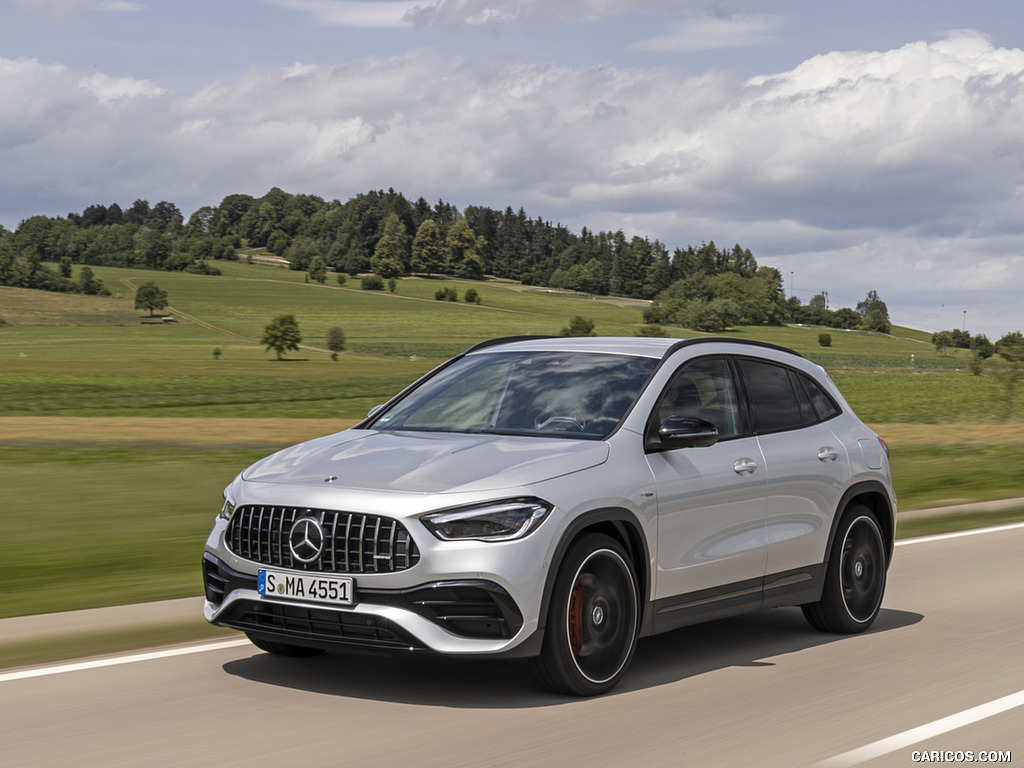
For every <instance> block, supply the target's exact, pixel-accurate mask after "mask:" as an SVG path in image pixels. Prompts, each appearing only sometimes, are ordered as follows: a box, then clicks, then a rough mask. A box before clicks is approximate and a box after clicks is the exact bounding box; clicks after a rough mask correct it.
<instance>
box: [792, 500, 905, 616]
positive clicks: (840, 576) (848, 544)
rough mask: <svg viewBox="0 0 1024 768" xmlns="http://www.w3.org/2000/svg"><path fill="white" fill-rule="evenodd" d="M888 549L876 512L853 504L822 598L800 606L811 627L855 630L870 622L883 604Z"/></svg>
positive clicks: (836, 545)
mask: <svg viewBox="0 0 1024 768" xmlns="http://www.w3.org/2000/svg"><path fill="white" fill-rule="evenodd" d="M886 551H887V550H886V546H885V541H884V539H883V537H882V531H881V528H880V527H879V525H878V518H876V517H875V513H874V512H872V511H871V510H870V509H868V508H867V507H866V506H864V505H863V504H851V505H850V506H849V507H848V508H847V510H846V512H845V513H844V514H843V517H842V520H841V521H840V523H839V530H838V532H837V534H836V539H835V542H834V543H833V545H832V553H831V557H829V562H828V569H827V571H826V573H825V585H824V589H823V590H822V594H821V600H819V601H818V602H816V603H810V604H808V605H804V606H801V607H802V608H803V612H804V616H805V617H806V619H807V621H808V622H809V623H810V624H811V626H812V627H814V628H815V629H820V630H822V631H823V632H841V633H846V634H854V633H857V632H863V631H864V630H865V629H867V628H868V627H870V626H871V624H872V623H873V622H874V620H875V618H876V617H877V616H878V612H879V610H881V607H882V594H883V593H884V592H885V572H886V567H887V563H886Z"/></svg>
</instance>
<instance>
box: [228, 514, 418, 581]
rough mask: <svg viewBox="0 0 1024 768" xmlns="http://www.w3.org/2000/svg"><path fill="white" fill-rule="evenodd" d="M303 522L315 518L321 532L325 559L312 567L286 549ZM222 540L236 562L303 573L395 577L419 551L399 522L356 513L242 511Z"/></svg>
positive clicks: (412, 561) (234, 516) (232, 519)
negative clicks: (295, 527)
mask: <svg viewBox="0 0 1024 768" xmlns="http://www.w3.org/2000/svg"><path fill="white" fill-rule="evenodd" d="M303 517H311V518H314V519H315V520H317V521H318V522H319V523H320V524H321V526H322V528H323V531H324V548H323V554H322V555H321V556H320V558H319V559H318V560H317V561H314V562H312V563H302V562H299V561H298V560H296V559H295V558H294V557H293V556H292V553H291V548H290V547H289V546H288V535H289V533H290V532H291V529H292V526H293V525H294V523H295V521H296V520H299V519H301V518H303ZM342 517H344V519H341V518H342ZM224 540H225V542H226V543H227V545H228V548H229V549H230V550H231V551H232V552H233V553H234V554H236V555H238V556H239V557H242V558H245V559H247V560H252V561H255V562H257V563H260V564H261V565H267V566H276V567H282V568H294V569H297V570H304V571H322V572H325V573H393V572H395V571H404V570H406V569H408V568H411V567H412V566H414V565H416V563H417V562H419V551H418V550H417V549H416V545H415V543H414V542H413V539H412V536H411V535H410V534H409V531H408V530H406V528H405V526H404V525H403V524H402V523H401V522H399V521H398V520H394V519H391V518H387V517H380V516H379V515H362V514H357V513H355V512H337V511H333V510H325V509H306V508H298V507H276V506H263V505H251V506H243V507H239V508H238V509H237V510H236V511H235V514H234V515H233V516H232V518H231V522H230V523H229V524H228V531H227V534H226V535H225V537H224Z"/></svg>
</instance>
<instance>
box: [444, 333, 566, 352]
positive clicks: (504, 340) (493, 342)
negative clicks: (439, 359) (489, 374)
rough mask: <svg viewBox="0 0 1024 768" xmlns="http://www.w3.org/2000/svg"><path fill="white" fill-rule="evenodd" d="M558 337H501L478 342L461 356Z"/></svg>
mask: <svg viewBox="0 0 1024 768" xmlns="http://www.w3.org/2000/svg"><path fill="white" fill-rule="evenodd" d="M557 338H559V337H558V336H502V337H501V338H498V339H488V340H487V341H480V342H477V343H476V344H474V345H473V346H472V347H470V348H469V349H467V350H466V351H465V352H463V353H462V354H464V355H468V354H469V353H470V352H476V351H477V350H480V349H487V347H496V346H498V345H499V344H512V343H513V342H516V341H529V340H530V339H557Z"/></svg>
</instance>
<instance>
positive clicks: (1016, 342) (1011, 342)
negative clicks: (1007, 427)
mask: <svg viewBox="0 0 1024 768" xmlns="http://www.w3.org/2000/svg"><path fill="white" fill-rule="evenodd" d="M995 346H996V352H998V353H999V356H1000V357H1002V358H1003V359H1004V360H1005V361H1006V362H1007V363H1008V364H1009V365H1008V367H1007V368H1006V370H1004V371H1001V372H1000V374H999V377H1000V379H1001V380H1002V383H1003V387H1004V389H1005V394H1004V401H1003V403H1004V408H1005V410H1004V411H1003V421H1009V420H1010V418H1011V417H1012V416H1013V401H1014V399H1015V398H1016V396H1017V390H1018V389H1019V388H1020V385H1021V383H1022V382H1024V335H1022V334H1021V332H1020V331H1014V332H1012V333H1006V334H1003V337H1002V338H1001V339H999V341H997V342H996V345H995Z"/></svg>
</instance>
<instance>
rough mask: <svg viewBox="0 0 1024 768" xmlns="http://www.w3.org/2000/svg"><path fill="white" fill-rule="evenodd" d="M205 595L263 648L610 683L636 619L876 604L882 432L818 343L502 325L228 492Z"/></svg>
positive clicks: (651, 623) (889, 522)
mask: <svg viewBox="0 0 1024 768" xmlns="http://www.w3.org/2000/svg"><path fill="white" fill-rule="evenodd" d="M224 497H225V500H224V506H223V508H222V510H221V513H220V515H219V516H218V518H217V520H216V522H215V524H214V526H213V531H212V532H211V533H210V536H209V539H208V540H207V542H206V552H205V555H204V557H203V572H204V578H205V585H206V604H205V608H204V614H205V616H206V619H207V620H208V621H210V622H212V623H213V624H217V625H220V626H225V627H232V628H235V629H239V630H242V631H243V632H245V633H246V635H248V637H249V638H250V640H252V642H253V643H254V644H255V645H256V646H257V647H259V648H261V649H263V650H265V651H268V652H270V653H276V654H283V655H292V656H297V655H310V654H313V653H319V652H321V651H323V650H325V649H328V648H336V647H345V648H349V649H352V648H354V649H360V648H362V649H374V650H378V651H379V650H381V649H385V650H392V651H429V652H433V653H441V654H447V655H451V656H470V655H475V656H480V655H485V656H494V657H497V656H504V657H509V658H529V659H530V664H531V666H532V667H533V669H534V671H535V672H536V675H537V678H538V680H539V681H540V682H541V683H542V684H543V685H544V686H546V687H547V688H549V689H551V690H554V691H558V692H562V693H567V694H574V695H593V694H599V693H603V692H605V691H607V690H609V689H610V688H611V687H612V686H614V685H615V684H616V683H617V682H618V681H619V680H620V679H621V678H622V676H623V674H624V673H625V671H626V668H627V666H628V665H629V662H630V659H631V658H632V656H633V653H634V651H635V650H636V645H637V639H638V638H640V637H644V636H646V635H652V634H655V633H659V632H665V631H668V630H672V629H676V628H678V627H682V626H685V625H687V624H693V623H696V622H701V621H707V620H710V619H716V618H720V617H724V616H730V615H733V614H737V613H742V612H745V611H752V610H756V609H759V608H768V607H772V606H783V605H799V606H801V607H802V609H803V612H804V615H805V616H806V617H807V620H808V621H809V622H810V623H811V624H812V625H813V626H814V627H816V628H818V629H820V630H824V631H827V632H860V631H863V630H865V629H867V628H868V627H869V626H870V625H871V623H872V622H873V621H874V620H875V617H876V616H877V615H878V611H879V608H880V605H881V602H882V593H883V591H884V588H885V578H886V570H887V568H888V565H889V560H890V557H891V555H892V551H893V534H894V528H895V520H896V501H895V498H894V495H893V492H892V484H891V479H890V473H889V461H888V449H887V447H886V445H885V443H884V442H883V441H882V440H881V439H880V438H879V437H878V436H877V435H875V434H874V433H873V432H872V431H871V430H869V429H868V428H867V427H866V426H865V425H864V424H863V423H861V421H860V420H859V419H858V418H857V417H856V416H855V415H854V413H853V411H852V410H851V409H850V406H849V405H848V404H847V403H846V402H845V401H844V400H843V397H842V395H841V394H840V393H839V391H838V390H837V389H836V387H835V385H834V384H833V383H832V382H831V381H830V380H829V378H828V376H827V375H826V374H825V372H824V371H823V370H822V369H821V368H819V367H818V366H816V365H814V364H812V363H810V362H808V361H807V360H805V359H804V358H802V357H800V356H799V355H798V354H796V353H795V352H792V351H789V350H786V349H782V348H780V347H775V346H771V345H767V344H760V343H756V342H750V341H731V340H723V339H717V338H702V339H690V340H687V341H676V340H671V339H646V338H582V339H565V338H554V339H538V338H518V339H499V340H496V341H491V342H485V343H483V344H479V345H477V346H475V347H473V348H472V349H470V350H468V351H467V352H466V353H464V354H462V355H460V356H458V357H456V358H454V359H453V360H450V361H449V362H447V363H445V364H444V365H442V366H441V367H439V368H437V369H436V370H434V371H432V372H431V373H429V374H428V375H426V376H424V377H423V378H422V379H420V380H419V381H418V382H416V383H415V384H413V385H412V386H410V387H409V388H407V389H406V390H405V391H403V392H401V393H400V394H399V395H397V396H396V397H395V398H394V399H392V400H391V401H390V402H388V403H387V404H386V405H384V406H382V407H380V408H377V409H375V410H374V411H372V412H371V414H370V416H369V417H368V418H367V419H366V420H365V421H363V422H362V423H360V424H358V425H357V426H356V427H354V428H353V429H350V430H347V431H344V432H340V433H338V434H334V435H328V436H326V437H321V438H319V439H316V440H311V441H309V442H306V443H302V444H300V445H297V446H294V447H292V448H288V449H286V450H283V451H281V452H279V453H276V454H274V455H272V456H269V457H267V458H265V459H263V460H261V461H259V462H257V463H255V464H253V465H252V466H251V467H249V468H248V469H246V470H244V471H243V472H242V473H241V474H240V475H238V477H236V478H235V479H234V481H233V482H232V483H231V485H229V486H228V487H227V489H226V490H225V492H224Z"/></svg>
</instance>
